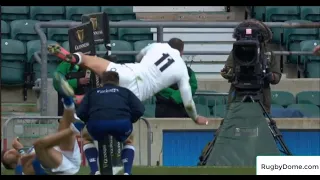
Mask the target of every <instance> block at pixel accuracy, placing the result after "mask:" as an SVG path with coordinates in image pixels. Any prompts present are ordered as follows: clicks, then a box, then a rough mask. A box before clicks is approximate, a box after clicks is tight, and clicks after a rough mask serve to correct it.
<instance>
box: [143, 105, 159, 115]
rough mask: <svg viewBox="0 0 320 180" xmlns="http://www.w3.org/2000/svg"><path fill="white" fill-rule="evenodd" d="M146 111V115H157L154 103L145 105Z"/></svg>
mask: <svg viewBox="0 0 320 180" xmlns="http://www.w3.org/2000/svg"><path fill="white" fill-rule="evenodd" d="M144 108H145V112H144V115H143V116H144V117H155V114H156V106H155V105H154V104H147V105H145V106H144Z"/></svg>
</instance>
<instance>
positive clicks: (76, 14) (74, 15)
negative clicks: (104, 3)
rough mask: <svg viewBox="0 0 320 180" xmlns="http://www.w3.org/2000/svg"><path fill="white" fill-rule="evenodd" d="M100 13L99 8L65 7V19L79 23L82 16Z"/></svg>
mask: <svg viewBox="0 0 320 180" xmlns="http://www.w3.org/2000/svg"><path fill="white" fill-rule="evenodd" d="M96 12H100V6H66V19H68V20H73V21H81V16H82V15H83V14H91V13H96Z"/></svg>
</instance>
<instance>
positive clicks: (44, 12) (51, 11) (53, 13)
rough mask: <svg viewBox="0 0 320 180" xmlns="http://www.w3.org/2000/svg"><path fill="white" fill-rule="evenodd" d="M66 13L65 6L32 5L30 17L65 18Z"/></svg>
mask: <svg viewBox="0 0 320 180" xmlns="http://www.w3.org/2000/svg"><path fill="white" fill-rule="evenodd" d="M64 14H65V7H64V6H30V18H31V19H34V20H38V21H51V20H56V19H64V18H65V15H64Z"/></svg>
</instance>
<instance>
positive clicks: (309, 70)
mask: <svg viewBox="0 0 320 180" xmlns="http://www.w3.org/2000/svg"><path fill="white" fill-rule="evenodd" d="M317 45H320V40H306V41H301V42H300V49H301V51H313V49H314V47H315V46H317ZM301 61H302V62H304V63H306V74H305V75H306V77H308V78H320V57H319V56H314V55H310V56H308V55H302V56H301Z"/></svg>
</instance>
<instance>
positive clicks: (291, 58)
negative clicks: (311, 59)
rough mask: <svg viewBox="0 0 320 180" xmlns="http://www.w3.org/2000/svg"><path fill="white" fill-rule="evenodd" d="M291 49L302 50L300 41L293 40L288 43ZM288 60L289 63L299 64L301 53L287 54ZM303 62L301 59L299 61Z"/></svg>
mask: <svg viewBox="0 0 320 180" xmlns="http://www.w3.org/2000/svg"><path fill="white" fill-rule="evenodd" d="M288 50H289V51H300V42H291V43H289V45H288ZM287 60H288V62H289V63H294V64H297V63H298V60H299V55H289V56H287ZM299 63H301V61H300V62H299Z"/></svg>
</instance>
